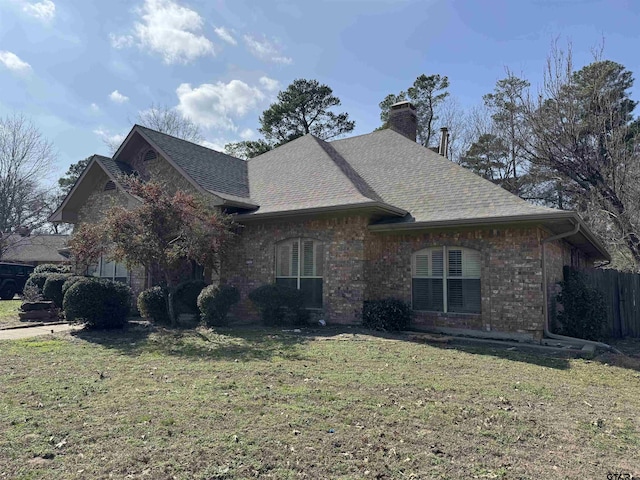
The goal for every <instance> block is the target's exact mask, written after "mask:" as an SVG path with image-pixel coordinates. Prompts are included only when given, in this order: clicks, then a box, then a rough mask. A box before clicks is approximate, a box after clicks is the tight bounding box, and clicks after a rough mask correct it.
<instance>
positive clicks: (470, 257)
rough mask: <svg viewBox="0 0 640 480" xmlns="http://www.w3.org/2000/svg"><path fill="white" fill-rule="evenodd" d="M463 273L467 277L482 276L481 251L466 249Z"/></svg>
mask: <svg viewBox="0 0 640 480" xmlns="http://www.w3.org/2000/svg"><path fill="white" fill-rule="evenodd" d="M462 274H463V276H465V277H472V278H474V277H475V278H480V252H478V251H477V250H465V251H464V262H463V264H462Z"/></svg>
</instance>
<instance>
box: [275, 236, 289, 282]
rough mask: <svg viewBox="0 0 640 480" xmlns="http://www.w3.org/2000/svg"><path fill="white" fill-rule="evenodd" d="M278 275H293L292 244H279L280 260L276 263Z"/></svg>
mask: <svg viewBox="0 0 640 480" xmlns="http://www.w3.org/2000/svg"><path fill="white" fill-rule="evenodd" d="M276 276H278V277H289V276H291V245H290V244H287V245H279V246H278V262H277V264H276Z"/></svg>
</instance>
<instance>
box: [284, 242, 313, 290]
mask: <svg viewBox="0 0 640 480" xmlns="http://www.w3.org/2000/svg"><path fill="white" fill-rule="evenodd" d="M304 240H311V241H312V242H313V258H314V262H315V259H316V248H317V245H318V244H319V243H322V242H320V240H316V239H314V238H306V237H297V238H287V239H285V240H282V241H280V242H278V243H277V244H276V252H275V253H276V263H275V265H276V272H275V273H276V275H275V278H295V279H296V285H297V286H296V288H297V289H298V290H300V280H302V279H304V278H320V279H322V278H324V277H323V276H321V275H320V276H318V275H304V274H303V272H302V256H303V255H302V242H303V241H304ZM294 241H296V242H298V270H297V271H298V275H278V247H279V246H280V245H281V244H283V243H287V242H290V243H293V242H294ZM323 260H324V259H323ZM314 266H315V267H316V268H315V270H317V269H318V267H317V265H315V263H314ZM323 272H324V268H323Z"/></svg>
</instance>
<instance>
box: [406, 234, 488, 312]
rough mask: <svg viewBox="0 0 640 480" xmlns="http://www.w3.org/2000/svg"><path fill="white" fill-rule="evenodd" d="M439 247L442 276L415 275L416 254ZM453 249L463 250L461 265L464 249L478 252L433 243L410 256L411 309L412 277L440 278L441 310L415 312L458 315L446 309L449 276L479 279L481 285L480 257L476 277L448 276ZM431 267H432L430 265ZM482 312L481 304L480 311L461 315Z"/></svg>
mask: <svg viewBox="0 0 640 480" xmlns="http://www.w3.org/2000/svg"><path fill="white" fill-rule="evenodd" d="M438 249H440V250H441V251H442V276H441V277H439V276H433V275H430V276H418V275H416V257H417V256H418V254H420V253H425V252H429V251H433V250H438ZM451 250H453V251H455V250H459V251H462V252H463V265H464V251H465V250H470V251H475V252H478V253H480V251H479V250H474V249H472V248H467V247H459V246H448V245H443V246H437V245H434V246H432V247H426V248H423V249H421V250H418V251H417V252H414V253H413V255H412V256H411V308H412V309H413V279H414V278H426V279H432V280H440V279H441V280H442V312H440V311H438V310H415V311H416V312H431V313H454V314H456V315H460V313H458V312H449V311H448V302H449V295H448V289H447V280H448V279H449V278H454V279H461V280H465V279H466V280H480V285H482V259H480V274H479V275H478V276H477V277H476V276H469V275H467V276H465V275H461V276H450V275H449V251H451ZM431 258H432V255H430V256H429V265H430V266H431V265H432V263H431V262H432V261H431ZM431 268H433V267H431ZM463 272H464V267H463ZM481 313H482V306H481V311H480V312H474V313H463V314H462V315H479V314H481Z"/></svg>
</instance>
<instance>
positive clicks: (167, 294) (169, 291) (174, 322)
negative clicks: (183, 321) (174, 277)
mask: <svg viewBox="0 0 640 480" xmlns="http://www.w3.org/2000/svg"><path fill="white" fill-rule="evenodd" d="M164 281H165V288H164V301H165V303H166V304H167V313H168V314H169V320H171V326H172V327H177V326H178V319H177V318H176V311H175V308H174V304H173V300H174V293H175V292H174V291H173V290H174V289H173V287H172V286H171V282H170V279H169V275H168V274H166V273H165V276H164Z"/></svg>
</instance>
